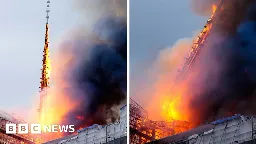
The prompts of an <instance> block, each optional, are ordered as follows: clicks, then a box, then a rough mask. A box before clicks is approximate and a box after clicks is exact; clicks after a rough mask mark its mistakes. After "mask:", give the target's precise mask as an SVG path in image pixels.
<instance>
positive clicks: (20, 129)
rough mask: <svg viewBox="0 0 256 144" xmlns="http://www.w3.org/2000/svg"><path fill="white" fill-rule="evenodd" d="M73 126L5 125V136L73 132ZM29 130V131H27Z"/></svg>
mask: <svg viewBox="0 0 256 144" xmlns="http://www.w3.org/2000/svg"><path fill="white" fill-rule="evenodd" d="M74 127H75V126H74V125H41V124H18V125H17V124H11V123H9V124H6V126H5V129H6V134H17V133H18V134H28V133H31V134H41V133H42V132H45V133H46V132H49V133H58V132H70V133H73V132H75V128H74ZM29 128H30V129H29Z"/></svg>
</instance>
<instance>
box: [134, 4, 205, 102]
mask: <svg viewBox="0 0 256 144" xmlns="http://www.w3.org/2000/svg"><path fill="white" fill-rule="evenodd" d="M207 19H208V17H203V16H199V15H196V14H195V13H194V12H192V10H191V4H190V0H130V97H132V98H133V99H134V100H136V99H138V98H136V97H134V95H135V94H136V91H137V90H138V87H142V88H143V86H142V85H144V84H145V81H147V77H146V75H147V70H148V69H150V67H151V66H152V63H153V62H154V60H155V59H156V57H157V55H158V54H159V52H160V51H161V50H163V49H165V48H167V47H171V46H172V45H173V44H174V43H175V42H176V41H177V40H179V39H181V38H186V37H189V38H191V37H192V36H193V34H194V33H195V32H197V31H198V30H202V28H203V26H204V24H205V23H206V21H207ZM145 101H146V100H145ZM139 104H141V105H142V106H143V104H144V103H143V102H142V101H139Z"/></svg>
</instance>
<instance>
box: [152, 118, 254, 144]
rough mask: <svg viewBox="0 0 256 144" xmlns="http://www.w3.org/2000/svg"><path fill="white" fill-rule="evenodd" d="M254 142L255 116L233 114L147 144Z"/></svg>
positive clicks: (250, 143)
mask: <svg viewBox="0 0 256 144" xmlns="http://www.w3.org/2000/svg"><path fill="white" fill-rule="evenodd" d="M255 142H256V117H255V116H243V115H234V116H232V117H228V118H224V119H220V120H217V121H214V122H211V123H208V124H205V125H201V126H199V127H197V128H195V129H192V130H190V131H187V132H184V133H181V134H178V135H174V136H170V137H166V138H163V139H160V140H156V141H152V142H149V143H148V144H231V143H241V144H253V143H255Z"/></svg>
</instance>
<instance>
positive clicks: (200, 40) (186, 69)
mask: <svg viewBox="0 0 256 144" xmlns="http://www.w3.org/2000/svg"><path fill="white" fill-rule="evenodd" d="M223 1H224V0H220V2H219V4H218V5H217V6H216V9H215V10H214V11H213V14H212V16H211V17H210V19H209V20H208V21H207V23H206V24H205V26H204V29H203V30H202V31H201V33H200V34H199V36H198V37H197V39H196V40H195V41H194V43H193V45H192V47H191V52H190V54H189V56H188V57H187V58H186V61H185V63H184V65H183V67H182V69H180V70H179V73H178V75H177V77H176V82H175V84H177V83H180V82H182V81H183V80H184V79H185V78H186V77H187V75H188V74H189V73H190V70H191V69H192V67H193V65H194V63H195V61H196V59H197V58H198V56H199V54H200V52H201V51H202V48H203V47H204V43H205V42H206V41H207V38H208V37H209V34H210V33H211V31H212V29H213V21H214V19H215V17H216V15H217V14H219V11H218V9H220V8H221V6H222V4H223ZM217 12H218V13H217Z"/></svg>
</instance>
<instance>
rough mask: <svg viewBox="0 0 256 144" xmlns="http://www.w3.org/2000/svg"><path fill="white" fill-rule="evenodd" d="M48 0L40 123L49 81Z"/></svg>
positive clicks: (41, 83) (41, 81)
mask: <svg viewBox="0 0 256 144" xmlns="http://www.w3.org/2000/svg"><path fill="white" fill-rule="evenodd" d="M49 7H50V0H47V9H46V27H45V28H46V31H45V43H44V51H43V60H42V61H43V67H42V69H41V70H42V75H41V78H40V87H39V88H40V106H39V116H40V118H39V120H40V122H41V123H42V122H43V121H44V118H45V117H44V115H45V114H44V111H45V102H46V96H47V88H49V79H50V58H49V37H48V35H49V23H48V21H49V12H50V9H49Z"/></svg>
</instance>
